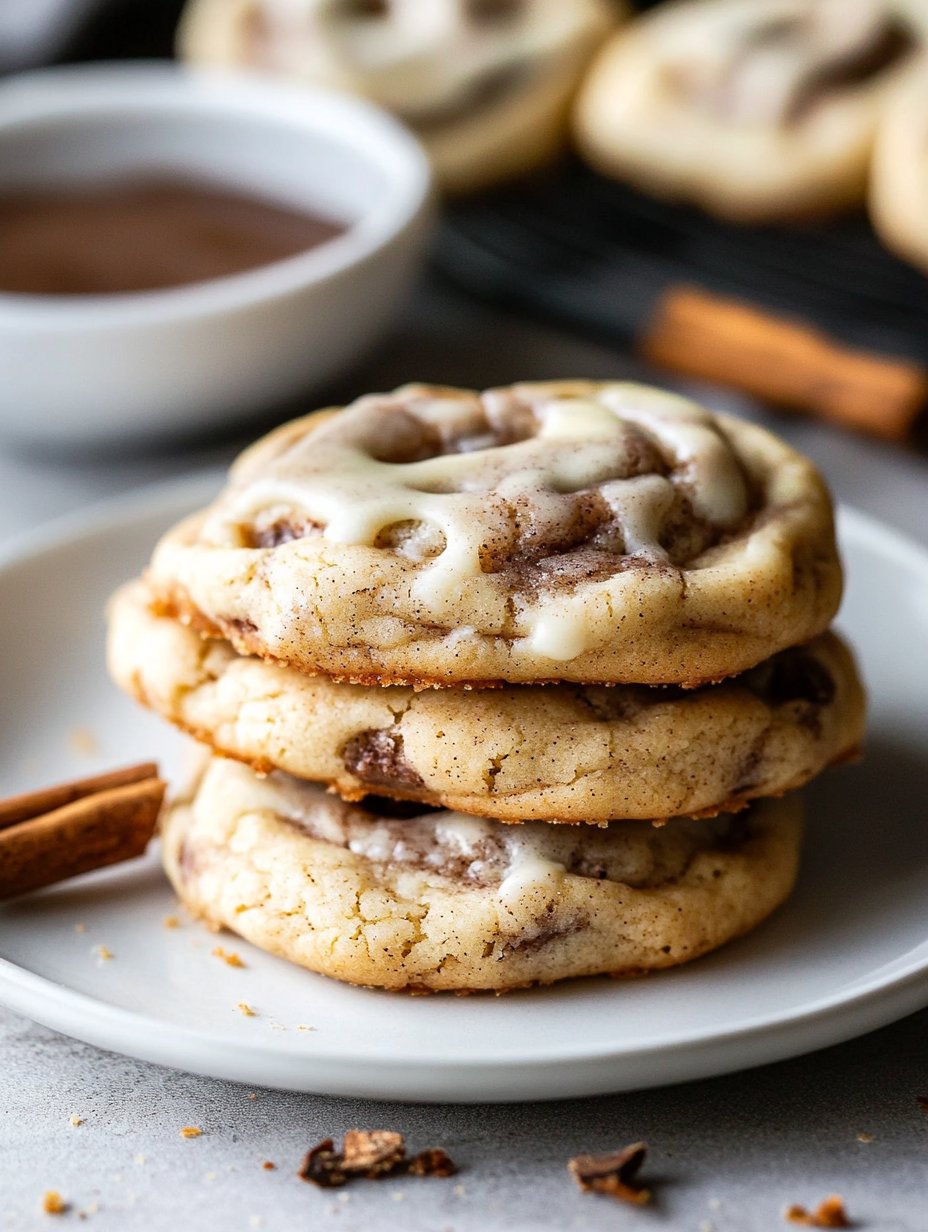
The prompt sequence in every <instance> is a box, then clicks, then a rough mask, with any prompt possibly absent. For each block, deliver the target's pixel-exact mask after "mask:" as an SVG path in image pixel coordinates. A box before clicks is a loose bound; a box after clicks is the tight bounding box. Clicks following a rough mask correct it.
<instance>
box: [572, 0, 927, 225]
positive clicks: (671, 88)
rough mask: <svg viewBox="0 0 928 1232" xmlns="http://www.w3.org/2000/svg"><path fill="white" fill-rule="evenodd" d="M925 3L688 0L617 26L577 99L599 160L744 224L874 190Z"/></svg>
mask: <svg viewBox="0 0 928 1232" xmlns="http://www.w3.org/2000/svg"><path fill="white" fill-rule="evenodd" d="M926 28H928V10H926V6H925V5H924V3H923V2H922V0H678V2H677V3H669V4H663V5H661V6H660V8H659V9H657V10H655V11H654V12H653V13H650V14H648V15H647V16H646V17H644V18H642V19H640V20H638V21H636V22H634V23H633V24H632V25H631V26H629V27H628V28H627V30H626V31H623V32H621V33H619V34H618V35H617V36H616V37H615V38H614V39H613V40H612V41H611V42H610V43H609V44H608V45H607V47H606V48H605V49H604V51H603V52H602V53H601V55H600V57H599V59H598V60H597V61H596V63H595V64H594V66H593V68H592V70H591V72H590V75H589V77H588V78H587V81H586V83H585V85H584V88H583V90H582V92H581V95H580V98H579V100H578V106H577V113H576V129H577V138H578V141H579V143H580V146H581V149H582V150H583V152H584V153H585V155H586V156H587V157H588V158H589V159H590V161H591V162H592V163H593V165H594V166H596V167H597V168H599V169H600V170H602V171H604V172H605V173H606V174H608V175H615V176H618V177H619V178H621V179H627V180H629V181H630V182H632V183H633V184H637V185H639V186H640V187H642V188H644V189H645V190H646V191H649V192H653V193H655V194H657V195H659V196H667V197H671V198H679V199H682V200H686V201H692V202H694V203H695V204H697V205H701V206H703V207H704V208H706V209H708V210H711V211H712V212H713V213H716V214H719V215H721V216H723V217H726V218H732V219H735V220H736V221H751V220H754V221H763V220H767V219H777V218H780V217H783V216H792V215H803V214H811V213H828V212H831V211H834V210H838V209H842V208H844V207H846V206H848V205H851V204H855V203H857V202H860V201H862V200H863V198H864V193H865V187H866V179H867V171H868V164H869V159H870V151H871V147H872V144H873V137H874V132H875V130H876V125H877V122H878V119H879V115H880V109H881V106H882V105H883V103H884V101H885V99H886V98H887V96H888V93H889V92H890V91H892V90H894V89H895V87H896V83H897V81H898V80H899V79H900V77H901V72H900V70H902V69H903V68H904V67H905V66H906V64H907V63H908V61H909V60H910V59H911V58H912V56H913V53H915V52H916V51H917V50H918V49H919V47H920V46H923V45H924V41H925V35H926Z"/></svg>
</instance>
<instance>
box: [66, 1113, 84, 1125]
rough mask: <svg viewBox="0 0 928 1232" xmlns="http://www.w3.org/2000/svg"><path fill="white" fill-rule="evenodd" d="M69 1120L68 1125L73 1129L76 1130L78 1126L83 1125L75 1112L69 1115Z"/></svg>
mask: <svg viewBox="0 0 928 1232" xmlns="http://www.w3.org/2000/svg"><path fill="white" fill-rule="evenodd" d="M69 1120H70V1124H71V1125H73V1126H74V1128H75V1129H77V1127H78V1125H83V1124H84V1122H83V1119H82V1118H81V1117H79V1116H78V1115H77V1113H76V1112H72V1113H71V1116H70V1118H69Z"/></svg>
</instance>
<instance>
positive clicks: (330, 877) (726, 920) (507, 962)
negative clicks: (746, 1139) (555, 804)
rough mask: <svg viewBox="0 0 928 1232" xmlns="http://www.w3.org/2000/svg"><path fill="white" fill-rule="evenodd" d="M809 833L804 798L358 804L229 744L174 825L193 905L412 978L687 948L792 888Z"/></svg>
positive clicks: (449, 981) (504, 982) (414, 986)
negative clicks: (596, 811)
mask: <svg viewBox="0 0 928 1232" xmlns="http://www.w3.org/2000/svg"><path fill="white" fill-rule="evenodd" d="M375 808H376V810H377V811H374V810H375ZM411 814H414V815H411ZM800 837H801V809H800V804H799V801H798V799H797V797H795V796H789V797H786V798H785V799H781V800H762V801H760V802H758V803H756V804H754V805H752V806H751V807H750V808H749V809H748V810H747V811H746V812H743V813H739V814H737V815H731V814H725V815H722V816H720V817H716V818H713V819H712V820H709V821H693V820H686V819H679V818H678V819H674V820H672V821H670V822H668V823H667V824H666V825H664V826H660V827H656V826H652V825H651V824H650V823H649V822H643V821H619V822H613V823H612V824H611V825H609V826H608V827H606V828H597V827H592V826H590V827H587V826H583V825H580V826H571V827H569V828H568V827H556V826H551V825H547V824H546V823H544V822H526V823H524V824H523V825H515V826H514V825H511V824H509V825H506V824H502V823H499V822H494V821H487V820H483V819H480V818H475V817H467V816H464V815H463V814H460V813H451V812H448V811H445V810H435V811H432V812H423V811H422V808H421V806H402V805H400V806H398V805H396V804H395V803H393V802H390V801H382V800H377V801H374V800H371V799H369V800H368V801H367V802H366V806H365V807H361V806H359V805H355V804H348V803H345V802H344V801H342V800H340V799H339V798H338V797H336V796H332V795H329V794H327V793H326V792H325V791H323V790H322V789H321V788H319V787H317V786H314V785H312V784H309V783H304V782H301V781H299V780H297V779H293V778H290V777H288V776H286V775H284V774H281V773H274V774H272V775H270V776H269V777H268V778H266V779H261V778H259V777H258V776H257V775H256V774H255V773H254V772H253V771H251V770H250V769H248V768H247V767H246V766H243V765H241V764H239V763H237V762H233V761H227V760H224V759H221V758H215V757H214V758H211V759H210V760H209V761H208V762H207V763H206V764H205V767H204V769H203V771H202V773H201V775H200V777H199V779H198V781H197V782H196V783H195V784H194V786H193V788H192V791H191V793H190V796H189V798H188V799H185V800H181V801H178V802H177V803H176V804H174V805H173V807H172V808H171V809H170V810H169V811H168V814H167V816H166V818H165V821H164V824H163V832H162V839H163V850H164V862H165V868H166V870H167V873H168V876H169V878H170V879H171V882H172V883H173V885H174V887H175V889H176V890H177V893H178V895H179V896H180V898H181V901H182V902H183V903H184V905H185V906H186V907H187V908H188V909H189V910H190V911H191V912H192V913H193V914H194V915H197V916H200V917H202V918H204V919H205V920H207V921H209V922H210V923H212V924H217V925H224V926H225V927H227V928H230V929H232V930H233V931H234V932H236V933H239V934H240V935H241V936H242V937H245V938H246V939H247V940H249V941H252V942H254V944H255V945H258V946H260V947H261V948H262V949H265V950H269V951H270V952H271V953H274V954H278V955H280V956H281V957H283V958H288V959H290V960H291V961H292V962H295V963H298V964H300V965H301V966H304V967H308V968H309V969H310V970H312V971H317V972H320V973H322V974H324V975H329V976H332V977H334V978H336V979H340V980H346V981H348V982H350V983H353V984H363V985H369V986H376V987H382V988H392V989H410V990H423V989H434V990H439V989H447V990H462V989H471V990H477V989H495V990H503V989H507V988H518V987H524V986H525V985H527V984H532V983H550V982H552V981H554V980H560V979H566V978H569V977H571V976H578V975H597V974H611V975H631V974H637V973H640V972H644V971H650V970H657V969H659V968H662V967H671V966H675V965H677V964H678V963H683V962H687V961H689V960H690V959H693V958H696V957H698V956H699V955H700V954H704V953H706V952H707V951H708V950H712V949H715V948H716V947H717V946H720V945H722V944H723V943H724V942H726V941H729V940H731V939H732V938H733V937H737V936H739V935H741V934H742V933H745V932H747V931H748V930H749V929H751V928H753V927H754V926H755V925H757V924H758V923H760V921H761V920H763V919H764V917H765V916H767V915H769V913H770V912H771V911H773V910H774V908H775V907H777V906H778V905H779V904H780V903H781V902H783V900H784V899H785V898H786V896H787V895H788V894H789V892H790V889H791V888H792V885H793V882H794V880H795V876H796V869H797V864H798V858H799V846H800Z"/></svg>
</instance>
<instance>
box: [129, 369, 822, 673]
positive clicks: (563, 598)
mask: <svg viewBox="0 0 928 1232" xmlns="http://www.w3.org/2000/svg"><path fill="white" fill-rule="evenodd" d="M147 576H148V580H149V584H150V585H151V587H152V589H153V591H154V594H155V596H156V598H157V599H158V600H159V601H160V602H161V603H162V604H163V605H165V607H166V608H170V609H171V610H172V611H174V612H175V613H176V614H178V615H179V616H180V617H181V618H182V619H185V620H188V621H190V622H192V623H194V624H195V625H196V626H197V627H198V628H199V629H201V630H202V631H205V632H207V633H210V634H214V635H221V636H225V637H227V638H228V639H229V640H230V641H231V642H232V643H233V645H234V646H235V647H236V649H237V650H239V651H240V652H242V653H258V654H262V655H265V656H268V657H271V658H274V659H277V660H279V661H281V662H284V663H288V664H290V665H292V666H294V667H296V668H298V669H300V670H302V671H306V672H310V673H312V672H324V673H327V674H330V675H332V676H337V677H342V678H347V679H353V680H356V681H359V682H363V683H391V682H392V683H398V682H407V683H412V684H414V685H429V684H475V685H485V684H492V683H495V682H498V681H509V682H512V683H533V682H545V681H551V680H567V681H578V682H593V683H617V682H626V683H645V684H654V683H663V684H670V683H679V684H685V685H694V684H698V683H701V682H704V681H708V680H716V679H720V678H722V677H725V676H728V675H733V674H735V673H737V672H740V671H743V670H744V669H746V668H747V667H750V666H753V665H755V664H756V663H758V662H760V661H761V660H763V659H765V658H768V657H769V656H770V655H771V654H774V653H776V651H778V650H780V649H782V648H784V647H786V646H789V645H793V644H795V643H797V642H800V641H804V640H806V639H808V638H810V637H812V636H814V635H815V634H817V633H819V632H821V631H822V630H823V629H824V628H825V627H826V626H827V625H828V623H829V621H830V619H831V617H832V616H833V614H834V612H835V610H836V608H837V605H838V602H839V598H840V591H841V566H840V562H839V560H838V555H837V550H836V546H835V539H834V527H833V520H832V509H831V501H830V498H829V495H828V493H827V490H826V489H825V487H824V484H823V482H822V480H821V478H820V476H819V475H818V473H817V471H816V470H815V468H814V467H813V466H812V464H811V463H810V462H809V461H808V459H806V458H804V457H803V456H802V455H801V454H799V453H797V452H796V451H795V450H793V449H791V448H790V447H789V446H788V445H786V444H785V443H783V442H782V441H779V440H778V439H777V438H775V437H774V436H772V435H771V434H769V433H767V432H765V431H763V430H762V429H760V428H757V427H755V426H753V425H751V424H748V423H744V422H742V421H739V420H736V419H734V418H732V417H729V416H724V415H720V414H715V415H714V414H711V413H710V412H708V411H706V410H704V409H703V408H701V407H700V406H698V405H696V404H695V403H693V402H690V401H689V400H687V399H685V398H681V397H678V396H676V395H673V394H669V393H665V392H663V391H660V390H657V389H652V388H650V387H647V386H642V385H634V384H630V383H621V382H588V381H563V382H557V381H552V382H539V383H525V384H519V385H514V386H510V387H507V388H502V389H493V390H488V391H487V392H486V393H484V394H477V393H474V392H472V391H469V390H458V389H450V388H443V387H432V386H421V385H412V386H406V387H404V388H402V389H399V390H397V391H396V392H394V393H392V394H383V395H371V396H368V397H364V398H360V399H358V401H357V402H355V403H353V404H352V405H351V406H350V407H348V408H346V409H344V410H342V411H339V412H336V413H329V414H328V415H317V416H306V417H305V418H303V419H300V420H296V421H294V422H293V423H291V424H288V425H285V426H284V427H283V428H281V429H278V430H277V431H276V432H274V433H272V434H271V435H270V436H269V437H266V438H265V439H264V440H263V441H261V442H259V443H258V444H257V445H255V446H253V447H252V448H251V449H250V450H248V451H246V453H245V454H244V455H243V457H242V458H241V459H240V460H239V462H238V463H237V464H236V466H235V467H234V468H233V471H232V474H231V477H230V483H229V485H228V487H227V488H226V490H225V491H224V492H223V493H222V495H221V496H220V497H219V499H218V500H217V501H216V502H215V504H214V505H212V506H211V507H210V508H209V509H208V510H206V511H205V512H204V513H203V514H201V515H197V516H195V517H194V518H191V519H188V520H187V521H186V522H184V523H182V524H181V525H180V526H178V527H176V528H175V529H174V530H173V531H172V532H170V533H169V534H168V535H167V536H166V537H165V538H164V539H163V540H162V542H161V544H160V545H159V547H158V549H157V550H156V552H155V556H154V559H153V562H152V567H151V569H150V570H149V572H148V575H147Z"/></svg>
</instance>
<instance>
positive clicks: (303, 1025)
mask: <svg viewBox="0 0 928 1232" xmlns="http://www.w3.org/2000/svg"><path fill="white" fill-rule="evenodd" d="M297 1030H298V1031H317V1030H318V1027H307V1026H306V1025H305V1024H304V1023H302V1022H301V1023H300V1024H299V1026H298V1027H297Z"/></svg>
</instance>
